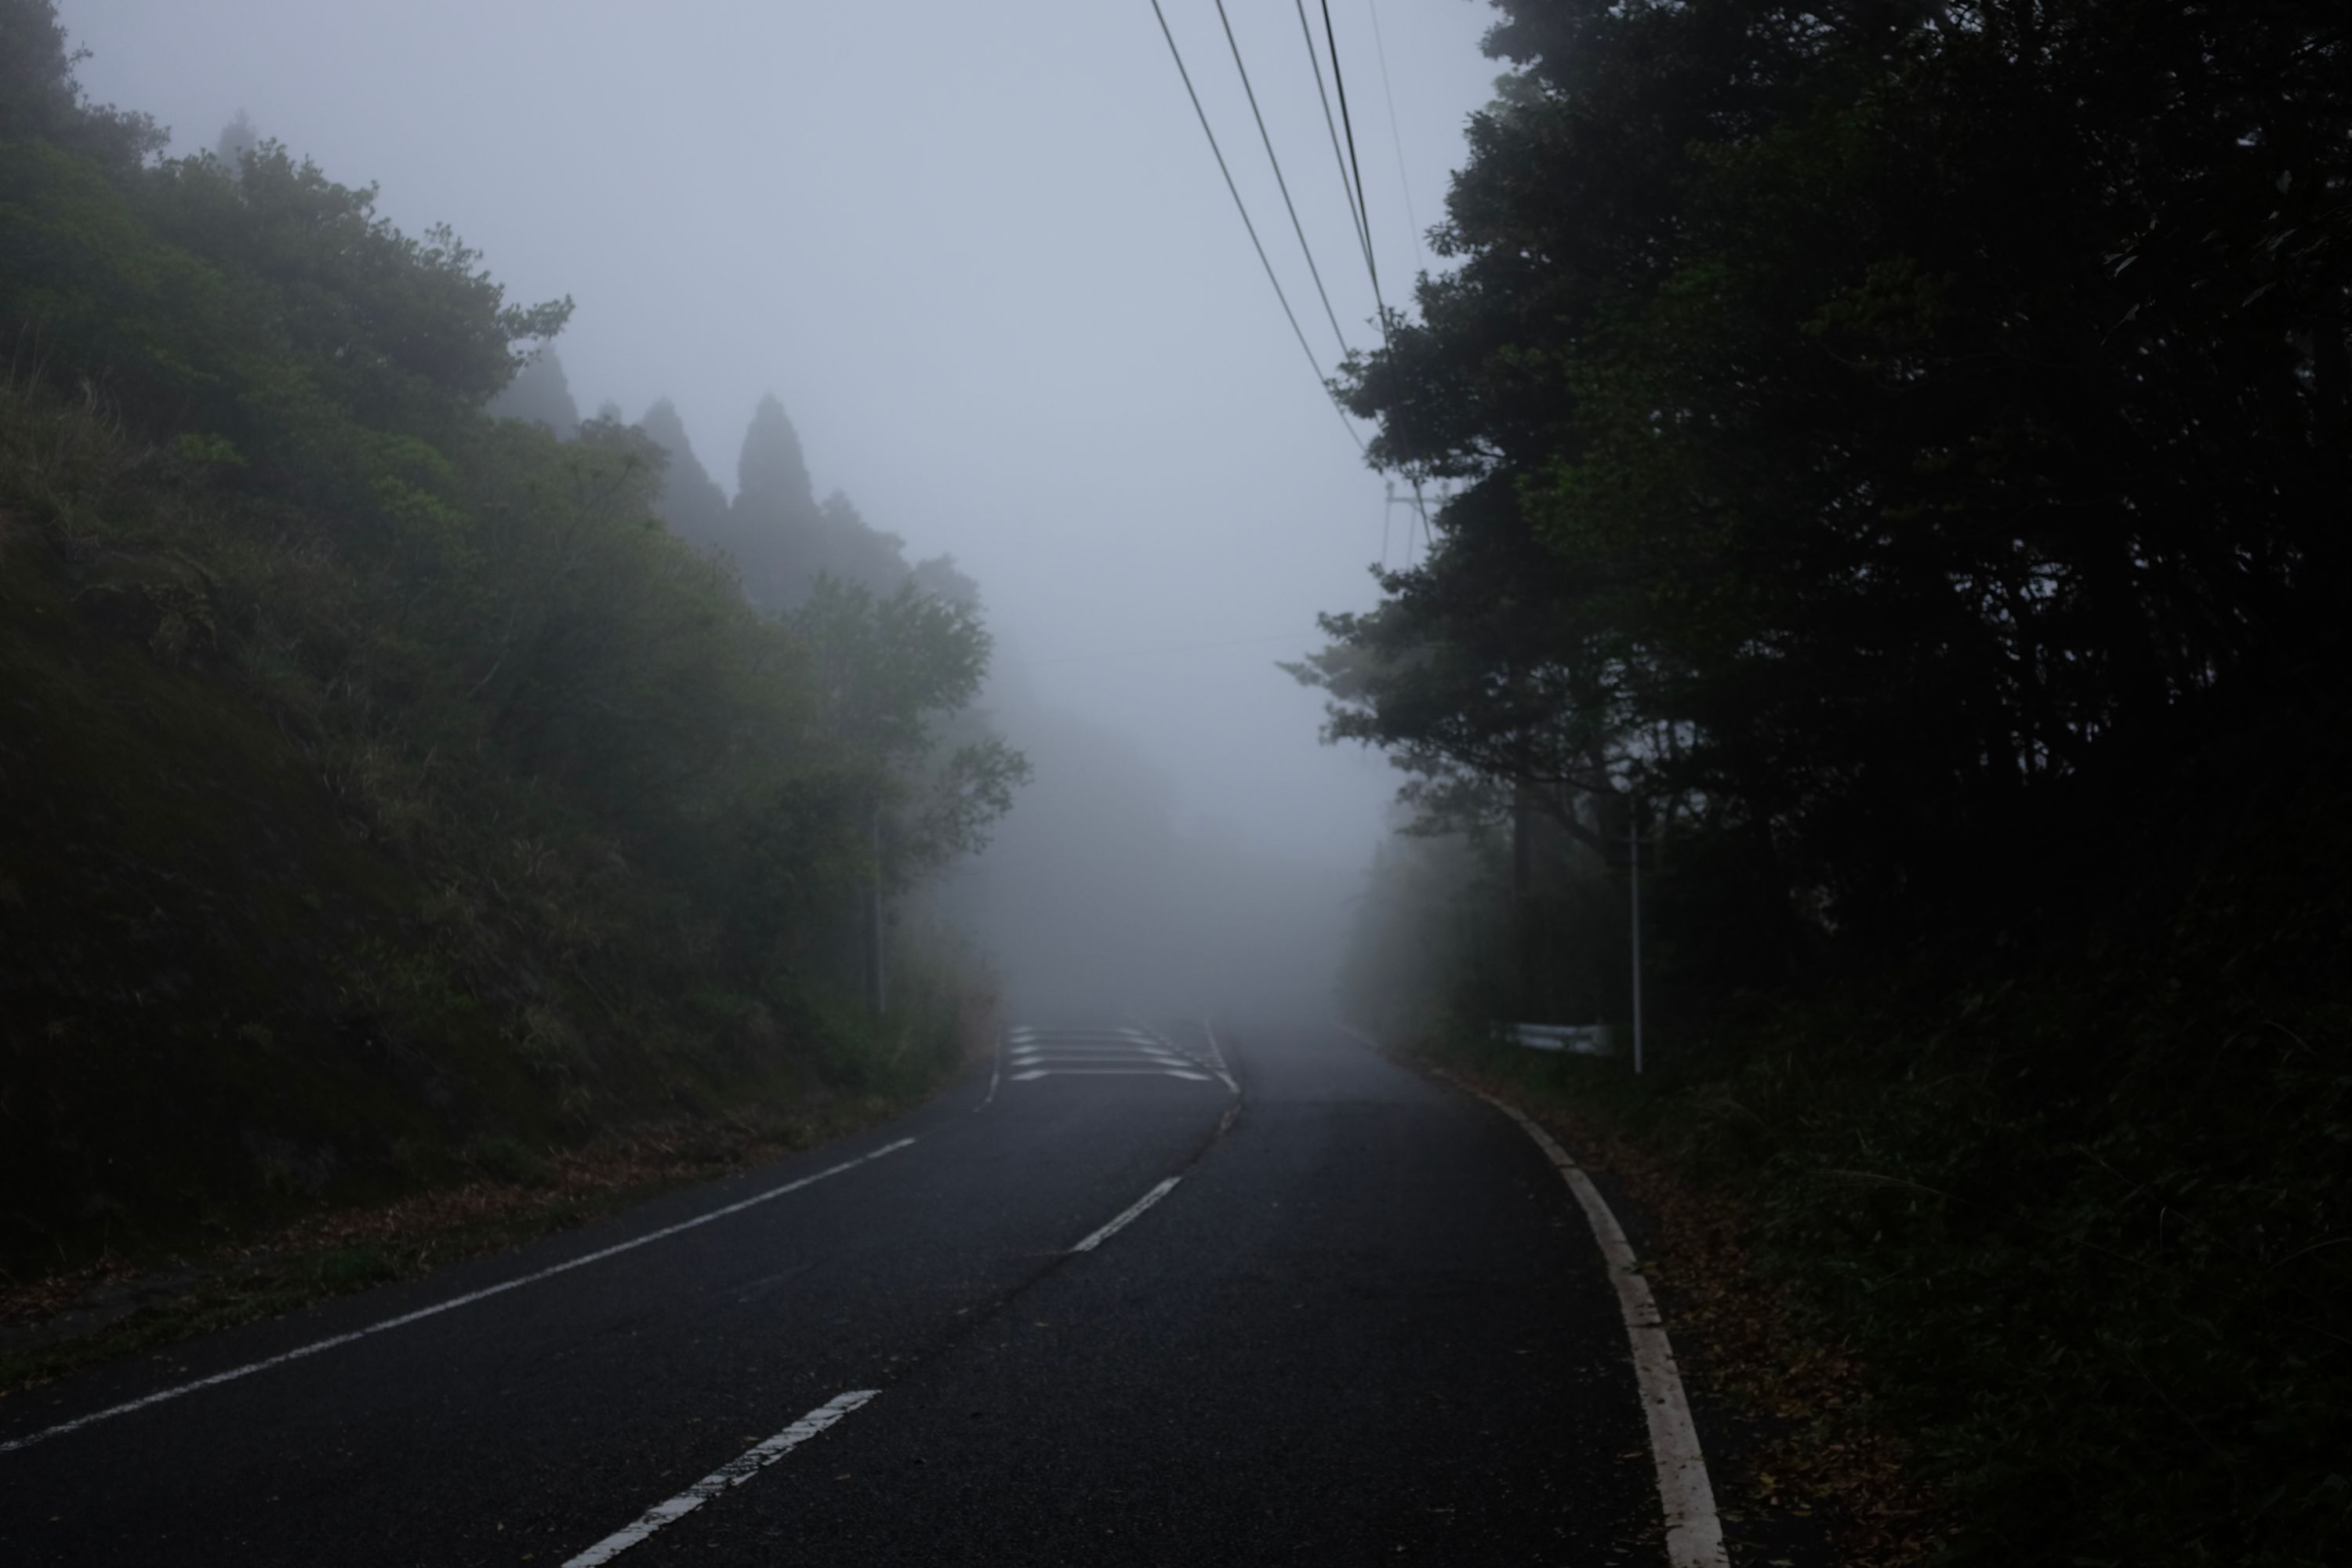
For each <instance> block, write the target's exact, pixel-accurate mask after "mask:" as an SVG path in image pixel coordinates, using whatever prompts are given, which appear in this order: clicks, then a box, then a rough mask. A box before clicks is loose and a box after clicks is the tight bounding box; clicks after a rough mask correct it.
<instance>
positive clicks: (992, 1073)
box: [971, 1036, 1004, 1116]
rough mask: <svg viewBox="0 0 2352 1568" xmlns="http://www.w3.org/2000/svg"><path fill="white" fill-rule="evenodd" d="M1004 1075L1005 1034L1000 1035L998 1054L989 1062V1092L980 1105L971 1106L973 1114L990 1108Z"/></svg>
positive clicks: (997, 1046) (997, 1042) (997, 1045)
mask: <svg viewBox="0 0 2352 1568" xmlns="http://www.w3.org/2000/svg"><path fill="white" fill-rule="evenodd" d="M1003 1077H1004V1038H1003V1036H999V1037H997V1041H996V1056H995V1057H994V1058H993V1059H992V1060H991V1061H990V1062H989V1064H988V1093H987V1094H985V1095H983V1096H982V1098H981V1101H980V1103H979V1104H978V1105H975V1106H973V1107H972V1108H971V1110H972V1114H973V1115H975V1116H977V1115H978V1114H980V1112H982V1111H983V1110H987V1109H988V1108H989V1105H990V1103H991V1102H992V1101H993V1100H995V1099H996V1086H997V1083H998V1081H999V1080H1001V1079H1003Z"/></svg>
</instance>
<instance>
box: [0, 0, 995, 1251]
mask: <svg viewBox="0 0 2352 1568" xmlns="http://www.w3.org/2000/svg"><path fill="white" fill-rule="evenodd" d="M63 49H64V46H63V43H62V35H61V34H59V33H58V31H57V29H56V27H55V26H54V16H53V13H52V12H51V10H50V8H49V6H48V5H46V4H41V3H27V0H0V79H5V80H9V81H19V80H23V81H31V82H33V83H35V84H36V85H39V84H43V83H46V84H47V86H46V87H43V88H42V91H43V92H45V93H46V94H47V96H46V97H43V98H39V99H38V101H37V102H36V101H35V100H34V99H31V98H28V99H25V100H16V99H13V98H12V99H11V100H8V108H7V110H5V115H6V118H0V331H5V332H6V333H7V335H8V337H9V340H10V341H11V342H14V343H16V344H17V345H18V350H17V354H16V360H15V363H14V365H13V367H12V370H11V372H10V374H9V375H8V376H7V378H6V379H5V382H0V594H5V602H6V604H7V605H8V615H7V616H6V617H5V618H0V656H5V657H0V694H5V700H6V701H7V702H9V703H13V704H14V705H15V706H14V707H13V708H11V709H10V711H11V714H12V727H11V729H10V731H9V732H8V733H7V734H6V735H5V737H0V804H5V805H7V807H8V810H7V812H6V813H5V817H6V820H7V821H8V822H9V823H10V826H9V827H8V828H7V829H5V832H6V834H7V835H8V837H7V839H6V844H5V847H6V850H7V853H6V855H5V859H0V864H5V866H6V868H7V872H6V878H5V884H0V925H5V930H0V945H5V948H6V950H7V951H8V952H9V953H10V955H11V962H10V963H9V964H8V965H7V966H6V974H5V982H0V1027H5V1031H6V1032H7V1035H8V1037H9V1039H10V1041H11V1048H10V1054H9V1055H7V1056H6V1057H5V1058H0V1103H5V1104H7V1105H10V1106H15V1107H20V1108H38V1109H37V1114H35V1115H34V1116H33V1118H32V1120H31V1121H27V1122H25V1123H23V1124H21V1125H20V1126H19V1129H18V1131H19V1132H20V1133H21V1134H22V1135H21V1136H17V1137H14V1138H12V1139H11V1140H9V1141H7V1143H6V1145H5V1152H0V1183H5V1185H6V1188H7V1190H8V1191H9V1193H10V1194H11V1197H10V1204H9V1205H8V1206H9V1209H10V1211H11V1212H10V1215H9V1218H8V1221H7V1223H8V1226H10V1227H11V1228H10V1229H9V1230H8V1231H7V1232H6V1233H5V1235H0V1253H5V1254H8V1255H11V1256H14V1255H16V1254H19V1253H32V1254H42V1255H49V1256H50V1257H51V1260H52V1261H54V1255H55V1254H56V1253H57V1252H58V1251H59V1249H62V1248H65V1247H67V1246H68V1244H69V1243H70V1244H73V1245H81V1244H84V1243H92V1242H96V1241H99V1240H101V1239H113V1240H116V1241H119V1240H120V1239H121V1227H122V1226H130V1227H131V1230H132V1231H133V1232H135V1233H136V1234H139V1235H145V1236H156V1235H163V1234H172V1233H175V1232H180V1231H184V1229H185V1227H186V1226H188V1225H190V1224H192V1223H200V1222H201V1219H202V1216H205V1215H216V1214H218V1213H220V1212H224V1210H226V1211H238V1210H239V1209H240V1205H260V1206H261V1207H262V1208H265V1209H266V1208H268V1207H270V1206H272V1205H278V1206H283V1205H289V1204H301V1203H312V1202H316V1201H318V1200H319V1199H320V1197H321V1196H325V1195H331V1194H357V1193H363V1192H366V1191H371V1190H377V1189H379V1188H383V1187H396V1186H398V1185H400V1184H404V1183H405V1182H410V1181H414V1180H415V1179H417V1178H416V1173H417V1172H418V1171H420V1170H424V1169H427V1168H431V1167H434V1166H435V1165H436V1155H435V1153H434V1152H435V1151H440V1152H443V1153H447V1152H453V1151H461V1150H470V1151H473V1152H474V1153H473V1154H472V1155H468V1156H466V1157H467V1158H480V1159H487V1158H488V1157H489V1156H488V1154H485V1153H484V1151H494V1150H497V1149H500V1148H506V1147H509V1146H512V1147H542V1146H544V1145H545V1144H546V1143H547V1142H548V1141H549V1140H551V1139H553V1138H561V1137H569V1136H574V1135H578V1134H581V1133H583V1132H586V1131H592V1130H593V1129H594V1128H596V1127H598V1126H603V1125H609V1124H611V1123H614V1122H616V1121H626V1120H629V1119H632V1118H635V1117H640V1116H650V1115H659V1114H663V1113H665V1112H667V1111H670V1110H677V1109H685V1110H689V1111H692V1112H696V1113H701V1112H708V1111H713V1110H719V1109H720V1108H723V1107H725V1106H726V1105H728V1104H729V1103H730V1101H732V1100H740V1099H741V1098H743V1097H745V1096H749V1095H767V1094H786V1095H801V1094H808V1093H813V1092H817V1091H819V1090H820V1089H823V1088H824V1086H825V1085H827V1084H828V1083H831V1084H835V1085H843V1084H851V1083H854V1084H856V1085H859V1086H863V1087H866V1088H874V1087H877V1086H879V1087H880V1088H882V1089H887V1090H888V1091H890V1092H911V1091H912V1090H913V1089H916V1088H917V1087H919V1083H920V1082H924V1081H929V1080H928V1078H927V1077H926V1076H925V1075H927V1074H929V1073H933V1072H935V1071H936V1070H937V1069H938V1068H940V1065H941V1061H942V1058H940V1057H939V1055H938V1054H937V1053H936V1052H934V1051H930V1050H929V1049H925V1050H923V1051H919V1052H916V1053H914V1054H913V1055H911V1056H909V1055H908V1054H907V1052H906V1051H905V1050H904V1049H901V1048H900V1045H899V1044H898V1037H893V1036H887V1035H886V1034H877V1033H876V1032H874V1030H873V1028H872V1027H871V1026H866V1025H861V1026H857V1027H855V1028H853V1027H851V1026H849V1024H848V1022H847V1020H848V1017H849V1015H850V1009H849V1007H848V1005H847V1003H846V998H847V997H848V996H851V995H855V994H856V976H857V973H858V965H857V963H856V946H855V940H854V939H855V933H856V931H857V930H858V929H859V927H858V922H857V920H856V913H857V910H858V908H859V904H860V900H861V897H862V895H863V894H864V892H865V891H866V889H868V888H869V887H870V886H872V885H873V884H874V883H875V882H876V881H877V880H881V881H886V882H888V883H891V884H895V885H898V886H901V887H904V886H910V885H913V884H914V883H916V882H918V881H919V880H920V879H921V878H922V877H924V876H925V875H926V874H928V872H929V870H931V869H932V868H936V867H937V866H938V865H939V864H940V863H941V862H942V861H944V860H945V859H946V858H950V857H951V856H952V855H954V854H957V853H960V852H961V851H962V850H964V849H966V848H968V847H971V846H972V845H974V844H976V843H977V842H978V841H979V840H980V838H981V837H982V835H983V833H984V830H985V826H986V824H987V823H988V821H989V820H991V819H992V817H993V816H995V815H998V814H1001V813H1002V812H1003V810H1004V809H1005V807H1006V805H1007V804H1008V801H1009V791H1010V789H1011V787H1012V786H1013V784H1014V783H1016V782H1017V780H1018V779H1019V777H1020V776H1022V772H1023V767H1024V764H1022V763H1021V762H1020V760H1019V758H1018V757H1017V756H1016V755H1014V754H1013V753H1011V752H1006V751H1004V750H1003V747H1002V746H1001V744H994V745H992V744H991V743H990V742H986V741H985V739H984V738H983V737H979V736H974V735H971V734H968V733H964V734H955V733H951V732H950V730H949V729H948V728H947V727H946V725H947V721H950V719H952V717H953V716H954V714H955V711H956V710H958V709H960V708H961V707H963V706H964V705H965V704H967V703H968V702H969V701H970V700H971V697H972V695H973V693H974V692H975V691H976V690H977V689H978V685H979V681H980V679H981V677H982V672H983V670H984V668H985V662H986V658H987V655H988V647H989V644H988V637H987V633H986V630H985V628H984V627H983V626H982V624H981V621H980V619H979V616H978V612H977V610H976V608H974V607H973V605H971V603H970V602H950V601H949V600H947V599H944V598H941V597H940V596H938V595H934V594H931V593H929V592H926V591H923V590H920V589H918V588H915V587H913V586H907V587H904V588H893V589H892V590H890V591H887V592H875V591H869V590H866V589H863V588H860V589H855V590H850V589H840V588H836V587H835V586H832V585H830V584H826V583H824V582H822V581H820V582H819V584H818V591H817V592H816V593H815V594H814V596H811V597H809V599H808V604H807V605H806V607H805V608H804V610H803V613H802V614H800V615H799V616H796V617H795V618H793V619H792V620H790V621H787V620H784V619H781V618H779V617H778V616H776V615H774V614H772V613H770V611H771V609H772V607H773V606H763V605H761V604H760V603H757V602H754V601H753V600H751V599H749V598H747V596H746V595H745V592H744V583H743V580H742V579H741V578H740V576H739V575H738V574H737V572H736V571H735V570H734V569H733V568H732V567H731V566H730V563H728V562H727V561H726V560H725V559H724V558H722V557H715V556H714V555H712V554H711V553H710V552H708V551H707V550H705V549H703V548H700V547H699V546H700V545H701V544H702V543H704V542H700V541H692V542H690V541H688V540H684V539H681V538H679V537H678V536H677V534H676V533H674V532H673V531H671V530H669V529H668V528H667V527H666V526H664V524H663V522H662V521H661V518H660V516H659V514H658V511H657V510H656V509H657V507H658V505H659V504H660V501H661V500H662V498H663V497H664V495H665V494H666V493H667V492H666V484H667V469H668V466H669V464H670V463H671V461H672V458H671V452H670V449H669V447H668V446H667V443H666V442H665V440H664V439H662V438H661V437H659V436H657V435H654V434H648V433H647V432H646V431H643V430H639V429H636V428H635V427H631V426H624V425H622V424H620V423H618V422H617V421H616V420H614V419H611V418H601V417H600V418H597V419H592V420H589V421H586V422H584V423H583V424H581V425H580V426H579V427H578V430H577V438H576V439H572V440H562V439H559V438H558V437H557V436H556V434H555V433H554V432H553V431H551V430H550V429H547V428H543V427H541V426H538V425H535V424H530V423H526V422H524V421H522V420H520V419H511V418H499V417H497V416H495V415H494V414H493V413H491V412H488V411H487V408H486V405H489V404H490V403H491V401H492V399H493V398H494V397H496V396H497V395H499V393H500V392H501V391H502V389H504V388H506V387H507V386H508V385H509V382H510V380H511V379H512V378H513V377H514V376H515V374H516V372H517V369H518V367H519V366H520V365H522V364H523V363H526V361H527V360H528V359H529V358H530V355H531V354H532V353H534V352H535V351H537V350H538V349H539V348H540V347H541V346H542V345H543V344H544V342H545V341H546V340H547V339H548V338H550V337H551V336H552V335H553V334H554V333H555V332H556V331H558V330H559V329H560V328H561V327H562V324H563V321H564V320H565V318H566V316H567V315H568V313H569V310H570V304H569V301H557V302H554V303H551V304H546V305H540V306H533V307H519V306H515V305H513V304H510V303H509V302H508V301H507V300H506V298H505V296H504V293H503V291H502V290H501V289H500V288H499V285H498V284H497V283H496V282H495V281H494V280H493V279H491V278H490V277H489V276H488V274H487V273H486V272H485V271H484V270H483V269H482V268H481V265H480V258H479V257H478V255H477V254H476V253H475V252H474V251H473V250H471V249H470V248H469V247H467V246H465V245H464V244H462V243H461V242H460V241H458V240H457V238H456V237H454V236H452V235H451V234H449V233H448V232H447V231H446V230H436V231H434V232H432V233H429V234H427V235H426V236H425V237H422V238H421V239H420V238H415V237H409V236H406V235H404V234H402V233H401V232H400V231H398V230H397V229H395V228H394V227H393V226H391V225H390V224H389V223H387V222H386V221H384V220H383V218H382V217H381V216H378V215H377V214H376V212H375V205H374V204H375V193H374V191H373V188H366V187H362V188H352V187H347V186H344V185H341V184H336V183H335V182H333V181H331V180H330V179H328V178H327V177H326V175H325V174H323V173H321V172H320V170H319V169H318V168H317V167H316V166H315V165H313V164H310V163H307V162H299V161H297V160H296V159H294V158H293V157H292V156H291V155H289V153H287V151H286V150H285V149H284V148H283V147H281V146H279V145H278V144H277V143H275V142H249V143H241V144H240V146H239V148H238V153H239V156H238V162H237V166H236V168H235V169H234V170H231V169H230V168H228V167H227V166H226V165H225V164H224V163H223V162H222V161H220V160H218V159H215V158H211V157H204V158H195V159H189V160H183V161H176V162H163V163H152V162H150V161H148V160H147V158H146V156H145V154H144V153H141V154H140V155H137V156H132V157H130V158H127V159H126V158H119V157H113V156H112V155H111V154H110V153H108V151H107V149H108V148H110V147H114V146H117V145H118V143H119V142H120V141H121V136H120V134H118V133H119V132H121V127H122V126H123V125H124V124H127V123H128V121H122V120H121V118H120V117H115V118H111V119H110V118H108V117H107V115H106V114H104V113H102V112H101V111H98V110H92V109H90V108H89V106H88V105H86V104H84V103H83V102H82V101H81V100H80V97H79V90H78V89H76V88H75V87H74V85H73V82H72V79H71V62H70V59H69V58H68V57H67V56H66V55H65V53H64V52H63ZM36 96H38V95H36ZM110 137H111V138H114V140H113V141H109V140H108V139H109V138H110ZM151 151H152V149H151ZM541 363H551V362H541ZM776 417H777V418H778V419H779V420H781V418H782V413H781V410H778V411H777V414H776ZM672 423H673V424H674V423H675V422H674V420H673V422H672ZM793 456H794V460H795V461H797V445H796V443H795V444H794V445H793ZM800 482H801V486H802V489H803V491H804V490H805V487H806V480H805V472H804V470H803V472H802V473H801V477H800ZM803 499H805V498H804V497H803ZM843 505H844V506H845V505H846V503H843ZM808 510H809V512H810V514H811V515H812V516H815V515H818V512H819V509H817V508H815V507H814V503H810V505H809V507H808ZM851 521H855V520H854V517H853V518H852V519H851ZM858 526H859V528H860V529H861V530H862V529H863V525H862V524H859V525H858ZM873 537H875V538H887V536H880V535H875V536H873ZM895 551H896V546H895V542H893V543H892V546H891V557H890V558H891V560H892V562H893V563H895V566H894V570H895V571H896V572H897V574H898V576H899V577H901V578H903V577H904V575H905V574H906V568H905V567H904V564H903V563H900V562H898V558H897V556H896V553H895ZM19 712H22V713H23V714H25V715H26V716H27V717H26V718H25V719H24V720H22V721H17V720H16V717H15V715H16V714H17V713H19ZM950 742H952V743H950ZM877 811H883V812H885V814H886V816H887V818H888V820H889V821H890V822H891V823H892V824H893V830H892V831H891V832H889V833H888V834H887V835H886V836H885V841H884V843H883V844H882V846H881V859H880V861H879V862H877V846H876V842H875V835H874V825H875V821H876V816H877ZM917 967H918V971H919V972H920V965H918V966H917ZM943 973H944V972H943ZM964 984H968V982H967V981H966V980H964V979H961V978H959V979H957V980H955V981H953V982H952V983H950V982H949V981H946V980H942V981H940V985H941V986H943V987H947V988H949V989H952V988H954V987H955V986H960V985H964ZM779 1020H783V1021H784V1022H782V1023H780V1022H779ZM927 1027H928V1026H927ZM918 1032H919V1031H918ZM902 1033H903V1031H902ZM872 1054H879V1055H880V1056H882V1057H884V1058H889V1059H891V1060H894V1061H903V1062H908V1063H912V1064H914V1065H913V1066H911V1067H908V1068H904V1069H903V1070H901V1069H900V1068H887V1070H885V1069H884V1068H878V1067H876V1066H875V1065H874V1064H873V1063H871V1062H868V1061H866V1057H867V1056H868V1055H872ZM420 1151H422V1152H420ZM444 1163H446V1162H444ZM109 1216H110V1217H109ZM106 1226H112V1227H114V1228H113V1233H112V1235H111V1237H105V1236H101V1234H100V1232H101V1231H102V1230H104V1228H105V1227H106ZM355 1278H356V1277H355Z"/></svg>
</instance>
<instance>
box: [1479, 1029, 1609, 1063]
mask: <svg viewBox="0 0 2352 1568" xmlns="http://www.w3.org/2000/svg"><path fill="white" fill-rule="evenodd" d="M1504 1030H1505V1033H1506V1034H1507V1036H1508V1037H1510V1039H1511V1040H1512V1042H1513V1043H1514V1044H1517V1045H1522V1046H1525V1047H1528V1049H1529V1050H1531V1051H1566V1052H1567V1053H1568V1054H1569V1055H1570V1056H1575V1057H1613V1056H1615V1055H1616V1054H1617V1031H1616V1029H1615V1028H1614V1027H1613V1026H1611V1025H1608V1024H1507V1025H1505V1026H1504Z"/></svg>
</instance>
